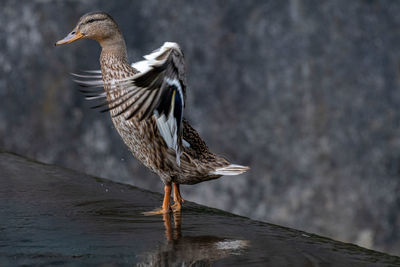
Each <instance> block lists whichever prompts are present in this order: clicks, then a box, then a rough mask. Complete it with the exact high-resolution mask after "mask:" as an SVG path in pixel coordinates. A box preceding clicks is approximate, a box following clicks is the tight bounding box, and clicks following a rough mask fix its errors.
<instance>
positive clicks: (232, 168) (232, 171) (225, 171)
mask: <svg viewBox="0 0 400 267" xmlns="http://www.w3.org/2000/svg"><path fill="white" fill-rule="evenodd" d="M248 169H250V167H248V166H242V165H237V164H230V165H228V166H225V167H222V168H217V169H215V170H214V171H212V172H210V174H215V175H238V174H242V173H244V172H246V171H247V170H248Z"/></svg>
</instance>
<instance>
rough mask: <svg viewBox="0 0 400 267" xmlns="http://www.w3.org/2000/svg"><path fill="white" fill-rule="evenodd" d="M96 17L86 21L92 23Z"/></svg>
mask: <svg viewBox="0 0 400 267" xmlns="http://www.w3.org/2000/svg"><path fill="white" fill-rule="evenodd" d="M93 21H95V19H89V20H88V21H87V22H86V23H92V22H93Z"/></svg>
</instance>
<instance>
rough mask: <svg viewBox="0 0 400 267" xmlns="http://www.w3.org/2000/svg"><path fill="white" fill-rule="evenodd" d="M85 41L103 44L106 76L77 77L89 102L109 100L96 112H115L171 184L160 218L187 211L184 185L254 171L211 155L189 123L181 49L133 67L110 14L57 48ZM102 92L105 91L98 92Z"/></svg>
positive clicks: (132, 145)
mask: <svg viewBox="0 0 400 267" xmlns="http://www.w3.org/2000/svg"><path fill="white" fill-rule="evenodd" d="M82 38H89V39H93V40H96V41H97V42H98V43H99V44H100V45H101V48H102V50H101V55H100V65H101V72H100V71H91V72H90V74H88V75H76V76H78V77H80V78H83V80H82V79H81V80H79V81H77V82H78V83H80V84H81V85H83V86H86V87H89V88H88V89H87V90H84V92H85V93H87V94H88V98H89V99H104V100H105V101H104V102H103V103H101V104H100V105H98V106H96V107H106V109H104V110H103V111H105V110H107V111H110V114H111V117H112V121H113V123H114V126H115V128H116V129H117V131H118V133H119V134H120V135H121V137H122V139H123V141H124V142H125V144H126V145H127V146H128V147H129V149H130V150H131V151H132V153H133V155H134V156H135V157H136V158H137V159H138V160H139V161H140V162H142V163H143V164H144V165H145V166H146V167H148V168H149V169H150V170H152V171H153V172H155V173H156V174H158V175H159V176H160V178H161V180H162V181H163V182H164V184H165V186H164V193H165V194H164V201H163V205H162V208H161V209H160V210H157V211H155V212H153V213H154V214H158V213H167V212H169V211H170V210H171V209H172V210H174V211H179V210H180V209H181V203H183V201H184V200H183V199H182V197H181V195H180V192H179V185H180V184H196V183H200V182H204V181H207V180H211V179H217V178H219V177H221V176H222V175H237V174H241V173H243V172H245V171H246V170H248V167H245V166H240V165H235V164H230V163H229V162H228V161H227V160H226V159H224V158H223V157H221V156H218V155H215V154H214V153H212V152H210V151H209V149H208V147H207V146H206V144H205V143H204V141H203V140H202V139H201V138H200V136H199V134H198V133H197V132H196V130H194V129H193V128H192V127H191V126H190V125H189V123H188V122H187V120H185V118H183V110H184V107H185V93H186V79H185V70H184V59H183V53H182V51H181V49H180V48H179V46H178V44H176V43H170V42H166V43H164V45H163V46H162V47H161V48H160V49H158V50H156V51H154V52H153V53H151V54H149V55H147V56H145V57H144V58H145V60H143V61H140V62H137V63H134V64H132V65H130V64H129V63H128V58H127V52H126V46H125V41H124V38H123V37H122V34H121V31H120V30H119V28H118V26H117V24H116V22H115V21H114V20H113V18H111V16H110V15H108V14H106V13H104V12H94V13H89V14H86V15H84V16H82V17H81V18H80V19H79V21H78V24H77V25H76V26H75V28H74V29H73V31H72V32H71V33H69V34H68V35H67V36H66V37H65V38H64V39H62V40H60V41H58V42H57V43H56V45H61V44H67V43H71V42H74V41H76V40H79V39H82ZM99 87H102V88H104V91H103V89H100V90H101V91H98V89H96V88H99ZM172 186H173V189H174V190H173V196H174V204H173V205H172V206H171V205H170V197H171V187H172Z"/></svg>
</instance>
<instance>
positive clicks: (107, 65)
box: [99, 33, 129, 80]
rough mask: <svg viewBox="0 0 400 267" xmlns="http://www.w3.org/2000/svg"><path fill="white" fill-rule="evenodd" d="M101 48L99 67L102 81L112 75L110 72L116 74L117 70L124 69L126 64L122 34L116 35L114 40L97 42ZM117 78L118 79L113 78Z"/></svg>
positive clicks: (126, 57)
mask: <svg viewBox="0 0 400 267" xmlns="http://www.w3.org/2000/svg"><path fill="white" fill-rule="evenodd" d="M99 43H100V46H101V54H100V66H101V71H102V73H103V79H106V80H107V79H108V76H110V75H113V76H115V73H114V74H111V72H118V70H119V68H121V69H124V68H125V67H126V66H127V65H129V63H128V55H127V52H126V45H125V40H124V38H123V37H122V34H120V33H118V34H117V35H116V36H115V37H114V38H109V39H106V40H102V41H99ZM114 78H118V77H114Z"/></svg>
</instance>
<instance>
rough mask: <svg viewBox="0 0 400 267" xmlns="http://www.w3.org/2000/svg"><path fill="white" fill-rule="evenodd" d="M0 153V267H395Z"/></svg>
mask: <svg viewBox="0 0 400 267" xmlns="http://www.w3.org/2000/svg"><path fill="white" fill-rule="evenodd" d="M161 201H162V196H161V195H160V194H158V193H152V192H148V191H144V190H141V189H138V188H135V187H133V186H129V185H123V184H118V183H114V182H111V181H108V180H104V179H99V178H95V177H91V176H89V175H86V174H82V173H79V172H76V171H72V170H68V169H64V168H60V167H57V166H52V165H45V164H42V163H38V162H35V161H32V160H28V159H25V158H23V157H20V156H17V155H14V154H10V153H5V152H3V153H1V152H0V265H1V266H8V265H42V264H43V265H57V264H61V265H63V264H67V265H84V266H87V265H100V266H101V265H104V266H121V265H130V266H131V265H138V266H209V265H213V264H216V265H222V266H234V265H237V266H250V265H257V266H258V265H264V266H265V265H268V266H391V265H392V266H394V265H400V258H399V257H395V256H390V255H387V254H384V253H380V252H376V251H372V250H367V249H364V248H361V247H358V246H355V245H352V244H345V243H341V242H337V241H334V240H331V239H328V238H323V237H320V236H316V235H313V234H308V233H305V232H301V231H297V230H293V229H288V228H284V227H280V226H276V225H271V224H267V223H262V222H257V221H252V220H250V219H248V218H244V217H239V216H235V215H233V214H230V213H227V212H223V211H220V210H216V209H211V208H207V207H204V206H200V205H197V204H194V203H185V205H184V208H183V211H182V213H181V214H174V215H165V216H161V215H159V216H143V215H142V212H144V211H149V210H152V209H154V208H155V207H157V206H158V205H160V203H161Z"/></svg>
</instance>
